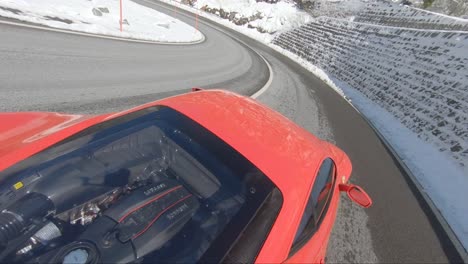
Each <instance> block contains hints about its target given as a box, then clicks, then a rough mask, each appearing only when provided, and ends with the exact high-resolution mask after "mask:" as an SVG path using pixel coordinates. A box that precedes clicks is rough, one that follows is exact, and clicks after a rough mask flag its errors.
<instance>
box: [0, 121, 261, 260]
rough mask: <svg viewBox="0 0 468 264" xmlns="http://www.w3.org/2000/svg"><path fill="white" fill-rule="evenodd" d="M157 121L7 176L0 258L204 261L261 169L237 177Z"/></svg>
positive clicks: (89, 140) (0, 196) (0, 198)
mask: <svg viewBox="0 0 468 264" xmlns="http://www.w3.org/2000/svg"><path fill="white" fill-rule="evenodd" d="M157 122H158V123H155V121H153V120H151V122H145V120H139V122H135V123H131V124H128V123H127V125H125V126H121V127H113V128H112V130H109V131H110V132H109V131H107V132H106V133H101V134H99V133H95V134H93V136H88V137H83V138H84V139H83V138H80V139H79V140H78V142H80V143H79V144H80V145H79V146H78V147H75V148H71V150H66V151H64V149H67V148H66V147H67V145H66V144H65V145H64V146H60V149H59V150H58V151H57V150H56V152H58V153H59V154H60V155H55V156H54V157H53V158H50V159H48V160H46V161H45V162H41V163H39V164H37V165H36V166H30V167H28V169H25V170H22V171H20V172H19V173H16V174H15V175H14V176H12V177H9V178H8V181H7V183H3V185H2V186H3V187H1V188H0V207H1V212H0V261H1V262H9V263H132V262H138V263H142V262H148V263H155V262H196V261H198V260H199V259H200V257H201V256H202V255H203V254H204V253H205V251H206V250H207V249H208V248H209V247H210V245H211V243H213V241H214V240H215V239H216V238H217V236H218V235H219V234H220V233H221V232H222V231H223V230H224V229H225V227H226V226H227V225H228V224H229V222H230V221H231V219H232V218H233V217H234V216H235V215H236V214H237V213H238V212H239V210H240V209H241V208H242V206H243V205H244V203H245V202H246V196H247V194H248V193H249V192H250V193H252V194H253V193H255V188H254V187H252V186H253V185H249V184H248V182H249V181H251V182H252V184H253V181H252V179H253V178H254V177H257V176H255V175H253V176H251V177H250V176H245V175H243V177H244V178H239V177H238V175H237V174H238V173H237V174H236V172H235V171H233V169H232V167H234V166H229V165H226V164H225V163H223V162H220V161H219V158H217V157H216V155H215V154H213V153H211V152H210V151H209V150H207V149H206V148H205V147H204V146H203V145H201V144H199V143H197V141H195V140H194V139H193V138H192V137H190V136H188V135H187V134H185V133H183V132H182V131H180V130H178V129H177V128H174V127H173V126H169V125H168V124H167V123H165V122H163V121H157ZM82 141H84V142H85V143H81V142H82ZM72 143H73V144H75V145H76V141H73V142H72ZM70 144H71V143H70ZM229 153H230V152H229ZM228 158H229V157H228ZM233 159H234V158H233Z"/></svg>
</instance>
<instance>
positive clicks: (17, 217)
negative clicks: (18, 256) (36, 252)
mask: <svg viewBox="0 0 468 264" xmlns="http://www.w3.org/2000/svg"><path fill="white" fill-rule="evenodd" d="M53 209H54V204H53V203H52V201H51V200H49V198H47V196H45V195H42V194H39V193H29V194H27V195H25V196H23V197H22V198H20V199H19V200H18V201H16V202H14V203H13V204H12V205H10V206H9V207H8V208H7V209H6V210H3V211H2V212H1V213H0V245H6V244H8V242H9V241H11V240H13V239H15V238H17V237H18V236H20V235H21V233H22V231H23V230H24V229H25V228H26V227H28V226H29V225H30V224H31V222H32V220H33V219H34V218H43V217H45V216H47V214H48V213H49V212H51V211H52V210H53Z"/></svg>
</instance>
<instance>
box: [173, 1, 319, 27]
mask: <svg viewBox="0 0 468 264" xmlns="http://www.w3.org/2000/svg"><path fill="white" fill-rule="evenodd" d="M177 1H179V2H180V0H177ZM194 7H195V8H197V9H202V8H204V7H209V8H216V9H221V8H222V9H223V10H224V11H225V12H236V13H237V14H236V18H241V17H244V18H250V17H253V16H256V15H257V14H258V15H259V16H260V17H261V18H259V19H256V18H255V20H253V21H250V22H249V23H248V25H250V26H253V27H259V28H261V29H263V30H265V31H266V32H267V33H275V32H278V31H285V30H289V29H292V28H295V27H298V26H301V25H303V24H306V23H308V22H310V21H311V20H312V17H311V16H310V15H309V14H308V13H306V12H303V11H300V10H298V9H297V8H296V6H295V3H294V2H293V1H279V2H278V3H276V4H269V3H265V2H258V3H257V2H256V1H255V0H237V1H229V0H197V1H196V2H195V3H194ZM252 30H255V29H252Z"/></svg>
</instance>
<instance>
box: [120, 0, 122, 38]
mask: <svg viewBox="0 0 468 264" xmlns="http://www.w3.org/2000/svg"><path fill="white" fill-rule="evenodd" d="M122 24H123V20H122V0H120V32H122Z"/></svg>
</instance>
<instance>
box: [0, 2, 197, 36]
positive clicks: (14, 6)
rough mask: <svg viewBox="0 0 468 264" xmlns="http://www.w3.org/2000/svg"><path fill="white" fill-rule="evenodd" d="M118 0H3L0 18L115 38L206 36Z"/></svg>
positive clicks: (154, 13) (191, 28)
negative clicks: (121, 5) (121, 24)
mask: <svg viewBox="0 0 468 264" xmlns="http://www.w3.org/2000/svg"><path fill="white" fill-rule="evenodd" d="M122 11H123V30H122V32H120V22H119V21H120V3H119V0H92V1H89V0H67V1H62V0H42V1H29V0H0V17H6V18H13V19H18V20H21V21H25V22H30V23H35V24H41V25H45V26H49V27H53V28H59V29H66V30H73V31H79V32H85V33H90V34H100V35H107V36H113V37H121V38H129V39H138V40H147V41H157V42H176V43H187V42H197V41H201V40H202V39H203V35H202V33H201V32H200V31H198V30H196V29H195V28H193V27H191V26H189V25H187V24H185V23H184V22H182V21H180V20H178V19H175V18H172V17H170V16H167V15H165V14H163V13H160V12H158V11H156V10H154V9H151V8H147V7H144V6H141V5H139V4H136V3H134V2H132V1H129V0H125V1H123V8H122Z"/></svg>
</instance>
